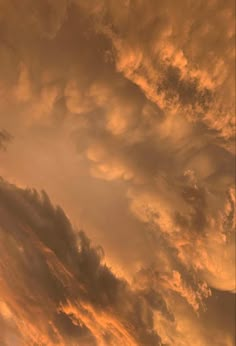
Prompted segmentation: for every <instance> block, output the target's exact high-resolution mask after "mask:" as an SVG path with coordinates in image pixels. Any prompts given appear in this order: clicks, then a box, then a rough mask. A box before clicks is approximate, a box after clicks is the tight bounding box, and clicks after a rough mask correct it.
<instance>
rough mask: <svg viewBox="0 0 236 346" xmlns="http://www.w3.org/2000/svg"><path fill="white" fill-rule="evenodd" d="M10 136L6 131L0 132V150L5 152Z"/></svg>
mask: <svg viewBox="0 0 236 346" xmlns="http://www.w3.org/2000/svg"><path fill="white" fill-rule="evenodd" d="M11 139H12V136H11V135H10V134H9V133H8V132H7V131H6V130H0V150H6V148H7V145H8V143H9V142H10V141H11Z"/></svg>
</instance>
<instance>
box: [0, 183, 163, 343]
mask: <svg viewBox="0 0 236 346" xmlns="http://www.w3.org/2000/svg"><path fill="white" fill-rule="evenodd" d="M0 199H1V202H0V205H1V209H0V211H1V282H2V284H1V299H3V302H4V304H7V307H5V310H7V313H6V312H5V315H7V316H6V319H13V322H14V323H15V325H16V327H17V329H16V331H18V333H20V335H21V337H22V344H24V342H26V343H29V344H32V343H36V344H43V345H44V344H45V345H51V344H60V345H61V344H71V345H74V344H75V345H77V344H83V345H87V344H88V345H95V344H97V343H98V342H99V344H101V345H105V344H110V345H113V344H114V345H118V344H124V345H139V344H144V345H159V344H160V338H159V336H158V335H157V333H156V332H155V331H154V323H153V314H152V310H151V308H150V307H149V305H148V303H147V302H146V301H145V299H144V298H143V297H142V295H141V294H138V293H137V292H135V291H133V290H131V288H130V287H129V286H128V284H127V283H126V282H125V281H123V280H120V279H118V278H117V277H116V276H115V275H114V274H113V273H112V272H111V271H110V269H109V268H108V267H107V266H106V265H105V264H102V263H101V255H102V249H100V248H94V247H92V246H91V245H90V241H89V240H88V238H87V237H86V235H85V234H84V233H83V232H79V233H77V234H76V233H75V231H74V230H73V229H72V226H71V224H70V222H69V220H68V219H67V217H66V216H65V214H64V212H63V211H62V210H61V209H60V208H54V207H53V206H52V204H51V202H50V200H49V198H48V197H47V195H46V194H45V193H44V192H43V193H42V194H41V195H39V194H38V193H37V192H36V191H33V190H32V191H30V190H22V189H19V188H16V187H15V186H14V185H10V184H8V183H6V182H4V181H1V188H0ZM4 306H5V305H4ZM2 307H3V305H2ZM32 315H34V316H35V317H34V321H33V322H32ZM3 318H4V307H3ZM9 333H10V332H8V331H6V336H5V339H4V338H3V340H4V342H5V343H6V345H8V344H9V345H10V344H11V337H10V336H9V337H8V334H9Z"/></svg>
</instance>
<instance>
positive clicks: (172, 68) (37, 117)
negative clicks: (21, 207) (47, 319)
mask: <svg viewBox="0 0 236 346" xmlns="http://www.w3.org/2000/svg"><path fill="white" fill-rule="evenodd" d="M73 3H74V4H76V5H73V4H72V3H70V4H67V5H66V3H64V2H63V1H62V2H60V3H59V5H58V7H57V5H55V4H54V3H52V2H50V1H44V2H42V3H41V2H40V3H39V2H36V4H35V7H34V6H31V5H30V2H28V1H25V2H22V5H20V6H16V2H11V4H8V3H7V2H6V3H5V4H4V5H3V3H2V4H1V6H2V7H3V10H4V11H5V16H2V17H1V23H2V27H3V28H4V30H3V31H2V33H1V35H2V36H3V40H2V42H3V43H2V45H1V49H2V52H3V54H1V62H2V64H1V67H2V68H1V67H0V68H1V72H2V73H1V75H2V81H1V85H0V92H1V93H3V96H4V97H3V100H4V102H6V103H7V102H8V104H7V107H8V108H7V107H6V109H7V112H5V113H6V114H8V113H9V114H11V115H12V118H10V117H6V119H4V121H5V122H6V124H4V123H3V125H4V126H3V127H5V128H8V126H12V125H11V124H13V123H14V126H15V129H16V130H17V131H18V130H19V132H21V134H22V133H23V134H24V135H25V138H27V136H28V135H29V137H30V136H31V137H32V138H33V139H32V138H31V137H30V139H29V140H28V142H27V144H28V143H30V145H31V144H32V146H33V145H34V141H35V138H37V140H38V137H40V136H42V137H44V136H45V135H47V136H48V137H50V136H51V142H50V141H48V142H47V145H48V146H49V147H50V146H51V147H53V148H56V149H55V150H58V152H59V151H60V150H61V148H62V147H63V144H64V142H63V141H65V137H66V136H65V133H66V135H68V136H69V135H71V134H72V137H73V139H74V140H75V142H76V147H77V151H78V155H79V156H80V157H83V160H85V161H86V169H87V167H89V172H90V174H91V176H93V177H95V178H100V179H103V180H106V181H107V182H109V184H111V185H110V186H113V185H112V184H115V183H116V182H117V181H122V180H123V182H124V184H123V185H122V186H124V187H125V188H124V190H126V191H128V192H127V195H128V199H129V202H130V210H131V212H132V213H133V215H134V216H135V217H137V220H139V224H141V226H140V228H141V229H142V231H143V234H142V239H143V243H144V242H145V244H148V248H150V249H151V250H150V251H148V252H150V254H149V256H148V260H147V259H146V258H145V260H144V259H143V258H141V256H140V257H139V255H138V252H139V251H140V252H141V250H142V248H143V247H144V245H143V244H142V245H141V246H140V245H139V246H138V247H137V250H136V252H137V257H139V261H138V265H137V267H138V270H139V269H140V267H141V268H142V269H141V270H139V271H138V274H137V277H138V280H137V282H138V283H137V282H136V284H135V285H137V289H138V290H139V291H141V292H140V294H141V295H142V297H144V298H145V300H146V301H148V302H150V303H151V304H152V308H153V309H154V307H155V306H156V300H155V299H154V295H155V298H156V299H157V300H158V303H160V306H159V308H160V309H161V313H160V311H158V309H156V312H157V315H158V319H160V320H158V323H157V331H158V333H159V335H161V336H162V338H163V340H165V341H164V342H166V343H167V344H168V343H169V344H170V345H176V344H177V345H178V346H179V345H184V346H185V345H187V346H188V345H189V344H193V345H195V344H197V342H198V345H200V346H202V345H208V344H209V342H212V340H217V341H216V342H218V344H219V345H224V346H225V344H227V345H232V342H231V337H228V336H227V335H225V334H224V333H223V330H222V335H223V336H219V335H218V334H217V333H216V334H217V336H214V339H212V335H211V336H210V337H209V336H205V334H207V332H206V330H205V329H207V328H208V327H207V328H205V329H204V328H203V326H202V325H201V323H198V320H197V319H196V316H195V317H193V315H191V314H192V313H193V311H195V313H196V312H197V314H200V317H201V321H202V320H203V319H204V317H203V315H202V308H203V307H205V306H207V304H208V303H207V301H205V298H206V297H209V299H211V298H210V292H211V291H210V289H209V287H208V286H207V285H206V283H207V284H208V285H209V286H210V287H215V288H217V289H220V290H226V291H230V292H231V291H234V290H235V271H234V257H235V248H234V236H235V232H234V227H235V223H234V222H235V221H234V216H233V215H234V204H235V200H234V198H235V197H234V194H233V188H232V187H233V186H234V167H233V164H232V163H233V162H234V159H235V157H234V156H233V154H232V152H233V150H234V142H233V139H234V138H233V136H234V124H235V123H234V114H233V112H232V110H233V109H234V95H233V90H234V88H233V84H234V73H233V71H234V29H233V26H232V24H233V20H232V18H233V17H232V14H233V11H232V10H231V8H232V3H231V2H230V1H225V2H221V1H210V2H209V3H208V4H205V3H204V2H202V1H200V2H198V3H197V4H195V3H193V2H192V1H183V2H181V4H179V3H178V4H177V5H176V3H174V2H173V1H172V2H170V1H167V2H165V3H163V2H159V1H149V2H146V1H132V2H130V1H124V2H118V1H109V2H108V1H93V2H84V1H74V2H73ZM48 9H49V11H48ZM4 11H1V12H2V13H4ZM19 12H20V14H21V16H19V15H18V14H19ZM46 12H47V13H49V16H45V15H44V13H46ZM183 14H185V16H186V20H183ZM19 18H23V20H21V19H19ZM187 18H188V19H187ZM137 23H138V25H137ZM216 28H217V29H216ZM147 37H148V39H147ZM62 47H63V49H62ZM45 52H46V54H45ZM4 111H5V110H4ZM12 119H14V120H15V122H16V123H15V122H14V121H12ZM1 120H2V119H1ZM25 124H27V126H25ZM9 128H10V127H9ZM12 133H13V132H12ZM14 133H15V132H14ZM55 133H57V136H55ZM35 134H38V137H37V136H35ZM54 142H56V143H54ZM61 143H63V144H61ZM16 145H17V144H16ZM47 145H45V146H44V150H45V151H47V153H48V151H49V150H48V149H49V148H47ZM57 147H58V148H59V149H58V148H57ZM36 148H38V147H37V146H36ZM67 148H68V147H67ZM24 149H25V146H22V148H21V150H22V151H24ZM32 150H33V149H32ZM42 152H43V150H42ZM52 152H53V150H52V149H51V151H50V153H52ZM62 152H63V155H64V156H66V157H67V156H69V154H68V153H66V150H65V151H62ZM60 154H61V153H60V152H59V156H60ZM41 155H42V158H43V160H45V156H46V155H44V153H43V154H41ZM70 155H71V153H70ZM31 156H34V155H32V153H31ZM38 156H39V153H38ZM72 156H73V155H71V156H70V157H72ZM13 159H14V158H13ZM47 159H48V161H46V160H45V161H43V164H42V166H43V167H40V168H41V172H42V173H43V174H42V176H43V175H44V174H46V172H48V171H47V166H49V162H54V164H56V163H55V159H54V153H53V154H52V155H51V157H50V155H49V154H48V155H47ZM38 161H40V160H34V162H36V163H38ZM25 162H28V159H27V158H26V159H25ZM63 162H64V161H63ZM65 162H66V163H68V162H69V161H65ZM74 162H75V159H74V160H73V159H72V160H71V162H69V163H70V164H71V166H69V165H68V167H67V166H66V165H65V166H66V168H64V170H63V174H66V173H65V172H66V170H67V171H68V170H70V169H71V167H73V169H74V167H75V164H74ZM76 162H77V161H76ZM18 165H19V166H21V165H23V164H19V163H18ZM51 165H52V163H51ZM13 167H14V166H13ZM37 167H38V166H37ZM57 167H58V166H57ZM79 168H80V167H79ZM18 169H19V167H18ZM13 170H14V169H13ZM50 173H51V172H50ZM76 173H77V174H78V170H76ZM76 173H74V174H75V175H76ZM10 174H12V172H10ZM33 174H35V180H38V179H41V175H40V177H39V174H38V172H37V170H36V173H32V175H33ZM51 174H52V175H51V177H53V173H51ZM54 174H58V172H57V170H56V169H54ZM86 174H88V171H86ZM15 176H16V178H17V174H15ZM70 178H71V176H70V175H68V176H67V179H68V180H70ZM47 180H50V178H48V179H46V180H45V179H44V180H43V178H42V181H43V182H44V183H45V181H46V182H48V181H47ZM52 180H53V178H52ZM94 181H96V179H94ZM25 183H27V181H25ZM40 183H41V182H40ZM74 184H75V185H76V186H77V181H76V180H75V181H74ZM97 184H98V183H97ZM49 185H51V184H50V182H49ZM94 186H95V187H96V186H97V185H96V184H94ZM58 189H60V190H61V189H63V187H61V184H58ZM65 190H66V188H65ZM70 191H71V190H70ZM62 193H65V194H66V192H65V191H63V192H62ZM85 194H86V193H85ZM27 198H28V197H27ZM29 198H30V197H29ZM85 199H86V197H85ZM46 200H47V198H46V197H45V198H44V203H45V204H46ZM97 203H100V201H98V202H97ZM20 204H22V203H20ZM39 204H40V203H39ZM107 204H109V202H107ZM49 205H50V203H49ZM16 209H18V208H16ZM49 209H50V208H49ZM52 209H53V208H52ZM16 212H17V210H16ZM52 213H53V212H52ZM31 214H34V213H31ZM59 214H60V212H58V215H57V217H59ZM36 215H37V213H36ZM91 215H92V212H90V214H89V216H91ZM43 218H45V217H43ZM101 218H103V219H104V220H103V221H104V223H106V222H107V221H106V215H105V216H103V217H102V216H101ZM120 218H122V216H121V217H120ZM39 219H41V217H40V218H39ZM62 219H63V217H61V221H60V222H61V223H62V224H64V222H63V221H62ZM40 222H41V221H40ZM27 223H28V221H27ZM32 225H33V226H34V223H33V224H31V226H32ZM33 226H32V227H33ZM47 227H49V226H47ZM121 227H122V226H121ZM57 228H58V229H59V233H60V230H61V226H59V225H58V224H57ZM69 228H70V227H69ZM35 229H37V227H36V228H35V227H34V230H35ZM127 230H128V231H127V236H126V239H125V241H126V242H130V239H133V238H132V237H135V236H136V233H135V231H133V230H129V229H128V228H127ZM35 232H36V231H35ZM63 232H64V231H63V230H62V234H61V233H60V234H61V237H59V239H58V242H57V243H54V240H50V239H48V238H47V237H46V238H45V237H43V238H40V240H41V242H42V243H43V244H44V243H45V242H46V243H47V245H46V247H49V248H50V249H51V250H52V251H53V253H55V256H56V257H53V256H51V255H50V254H48V253H47V252H46V254H45V255H44V258H46V259H47V261H48V263H49V264H50V271H52V272H53V273H54V276H55V277H56V278H59V282H61V281H63V285H64V286H65V287H70V282H71V279H70V277H69V276H68V273H67V271H65V270H64V268H63V269H62V268H61V266H60V265H59V262H58V261H57V258H58V256H62V259H61V261H62V262H63V264H64V265H65V266H66V268H67V266H69V267H71V266H73V273H74V271H75V272H76V273H77V269H76V268H77V266H76V265H74V264H73V263H74V261H73V260H71V259H70V258H71V257H70V255H69V254H67V253H65V252H63V254H61V246H62V245H60V244H63V243H64V242H65V244H67V247H68V248H70V247H71V242H70V241H69V240H68V239H67V238H64V237H63ZM52 233H53V231H52ZM107 233H110V232H107ZM117 233H118V232H117ZM131 234H132V235H131ZM38 236H39V235H38V233H37V237H38ZM106 237H107V238H108V237H109V234H107V235H106ZM148 237H150V239H151V240H148V241H147V242H146V239H149V238H148ZM82 238H83V237H82ZM82 238H81V239H80V241H82ZM83 239H84V238H83ZM60 240H61V243H60ZM84 240H85V239H84ZM73 242H74V241H72V243H73ZM36 243H37V242H36ZM86 244H87V243H86V241H85V242H84V246H85V248H86V249H87V250H86V251H85V253H87V252H89V251H90V250H89V249H90V247H89V246H88V245H86ZM121 247H122V246H120V248H119V249H118V252H119V251H120V253H121V251H122V249H121ZM29 251H30V250H29ZM41 252H42V251H41V249H40V251H39V253H40V254H41ZM72 252H73V253H74V252H75V253H77V248H76V249H75V250H73V251H72ZM89 253H90V252H89ZM92 253H93V250H92ZM13 255H14V252H13V253H12V257H14V256H15V255H14V256H13ZM30 256H32V255H31V254H30ZM91 256H92V257H93V258H94V260H91V263H90V260H89V261H88V262H89V263H90V264H89V266H90V265H91V267H92V268H93V266H95V267H99V268H100V264H99V263H100V262H99V261H98V258H97V256H96V255H95V256H93V255H91ZM129 256H130V258H131V255H130V254H128V257H129ZM48 257H50V260H49V259H48ZM72 257H73V256H72ZM75 257H76V256H75ZM9 261H10V258H9ZM44 262H45V261H43V263H44ZM71 262H72V263H71ZM150 262H152V263H154V264H153V266H151V265H150ZM65 263H66V264H65ZM86 263H87V262H86ZM135 264H136V263H135ZM74 266H75V267H76V268H74ZM150 266H151V269H150ZM42 267H44V265H43V264H42ZM104 275H105V277H106V274H104ZM107 275H108V274H107ZM80 276H81V277H82V279H83V280H82V282H83V283H84V281H86V280H87V279H86V273H84V274H83V273H80ZM134 276H135V274H134ZM111 277H112V275H111ZM106 278H107V277H106ZM109 278H110V277H109V275H108V278H107V279H106V280H108V281H109V282H110V279H111V278H110V279H109ZM141 278H142V280H143V281H144V282H143V283H141V282H140V281H142V280H141ZM26 279H27V278H26ZM106 280H105V281H106ZM111 281H112V279H111ZM56 282H57V281H56ZM68 282H69V283H68ZM86 282H87V281H86ZM91 282H93V285H95V286H96V285H97V286H96V287H98V291H100V290H99V287H100V281H99V280H98V281H97V278H94V277H93V276H92V278H91ZM73 285H74V284H73ZM73 285H72V286H73ZM64 286H63V287H64ZM115 286H116V285H115ZM39 287H40V285H39ZM51 287H53V284H52V285H51ZM73 287H74V286H73ZM86 287H87V288H86V289H85V292H87V291H89V289H90V287H91V286H90V284H89V283H88V282H87V286H86ZM58 290H59V291H60V284H59V287H58ZM81 290H82V288H81ZM51 292H54V288H52V290H51ZM56 292H57V290H55V297H57V295H58V297H59V298H58V299H57V303H55V305H54V306H53V309H52V310H55V306H57V308H58V302H60V303H61V304H60V306H59V311H60V314H59V315H60V317H58V316H57V315H56V317H55V320H56V322H53V323H54V324H53V326H52V327H48V326H45V325H44V324H43V322H42V323H41V324H42V327H41V329H43V330H44V331H45V332H44V335H46V336H45V337H47V335H49V334H50V335H53V336H51V337H49V339H47V341H46V342H49V341H48V340H52V339H53V338H54V339H55V338H58V340H59V339H60V335H58V333H57V330H59V331H61V332H60V334H61V335H62V336H61V337H62V338H63V337H64V338H67V337H68V335H67V334H70V335H72V334H73V335H77V337H78V335H80V337H82V338H83V342H84V343H85V342H88V343H92V342H93V337H92V335H91V333H92V334H93V335H96V338H97V340H99V342H100V343H105V344H106V343H108V344H109V343H111V342H112V341H111V340H113V339H114V338H117V335H118V334H119V335H121V334H122V333H123V334H122V335H123V336H122V337H123V338H126V339H125V340H126V342H127V340H129V342H133V341H132V340H131V339H130V335H129V336H128V335H127V334H125V336H124V332H123V331H122V330H123V329H122V328H123V327H122V326H121V325H120V324H119V323H118V324H117V320H114V319H113V318H111V319H109V318H108V316H107V315H106V314H105V315H104V314H102V313H101V311H99V314H97V312H96V311H95V310H94V309H93V306H94V305H93V304H91V301H90V300H89V299H90V298H88V301H87V300H85V302H84V300H83V303H81V302H80V304H75V303H74V293H71V291H70V292H69V294H67V295H66V297H68V296H69V298H70V299H69V300H68V299H67V300H66V297H64V293H63V298H64V299H62V298H61V295H60V294H61V293H60V294H59V293H56ZM89 292H90V294H89V297H90V295H91V297H93V298H92V300H93V301H94V304H95V302H96V304H98V305H99V302H100V299H98V301H96V298H97V295H95V296H94V295H93V291H89ZM153 292H154V293H153ZM51 294H53V293H51ZM81 294H82V293H81ZM124 295H125V294H124ZM108 296H109V295H108ZM163 297H164V298H163ZM109 299H110V298H108V297H106V295H105V296H102V298H101V300H102V302H103V304H105V302H106V301H107V300H108V301H109ZM130 300H132V298H130ZM113 303H114V302H113ZM186 303H187V304H186ZM29 305H30V304H29ZM105 305H106V304H105ZM131 305H132V304H131ZM91 306H92V307H91ZM132 306H133V305H132ZM118 310H119V309H118ZM139 310H142V309H141V308H140V309H139ZM154 310H155V309H154ZM142 311H144V307H143V310H142ZM145 311H146V310H145ZM183 311H184V313H183ZM190 311H191V312H190ZM47 313H48V312H47ZM143 313H144V312H143ZM42 314H43V316H44V312H43V313H42ZM144 314H146V312H145V313H144ZM131 315H133V313H132V314H131ZM160 315H161V316H165V317H164V318H163V319H162V317H161V316H160ZM53 316H54V315H53ZM68 316H69V317H68ZM146 316H147V314H146ZM41 320H44V318H43V317H42V318H41ZM71 320H73V323H71ZM78 320H80V321H83V324H85V325H86V326H87V329H89V330H90V332H89V330H87V329H86V328H84V329H83V330H81V328H78V324H79V325H80V323H78ZM94 320H96V321H97V324H96V323H94ZM118 320H120V319H118ZM52 321H54V317H52ZM138 324H139V323H138V322H137V325H138ZM57 325H60V327H57ZM64 325H65V326H68V328H70V333H66V332H63V331H62V330H64V329H63V328H65V330H66V328H67V327H63V326H64ZM111 325H112V326H113V327H112V330H114V333H113V334H115V335H116V336H114V335H113V336H112V335H110V334H109V333H108V334H107V332H106V330H107V329H108V326H109V327H110V326H111ZM69 326H70V327H69ZM104 326H107V327H104ZM20 327H21V328H23V327H22V326H20ZM33 327H34V326H32V328H33ZM210 327H211V328H210ZM6 328H8V327H7V326H6ZM48 328H51V329H50V331H48ZM220 328H221V326H220ZM203 329H204V332H202V330H203ZM209 329H211V332H212V333H213V334H214V333H215V329H216V328H215V326H214V325H211V324H210V323H209ZM52 330H53V331H52ZM101 331H102V332H101ZM190 331H191V333H192V334H193V335H194V336H193V337H191V336H189V333H190ZM24 333H26V334H27V330H25V331H24ZM33 333H37V331H34V330H33V329H32V330H31V331H30V335H32V334H33ZM117 333H118V334H117ZM131 334H132V333H131ZM226 334H227V333H226ZM55 335H57V336H55ZM65 335H66V336H65ZM50 338H51V339H50ZM112 338H113V339H112ZM54 339H53V340H54ZM66 340H67V339H66ZM86 340H87V341H86ZM104 340H105V341H104ZM115 340H116V339H115ZM119 340H121V339H119ZM123 340H124V339H123ZM140 340H141V339H140ZM196 340H198V341H196ZM209 340H210V341H209ZM219 340H220V341H219ZM50 342H51V341H50ZM62 342H63V341H62ZM70 342H72V341H71V340H70ZM114 342H115V341H114Z"/></svg>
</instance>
